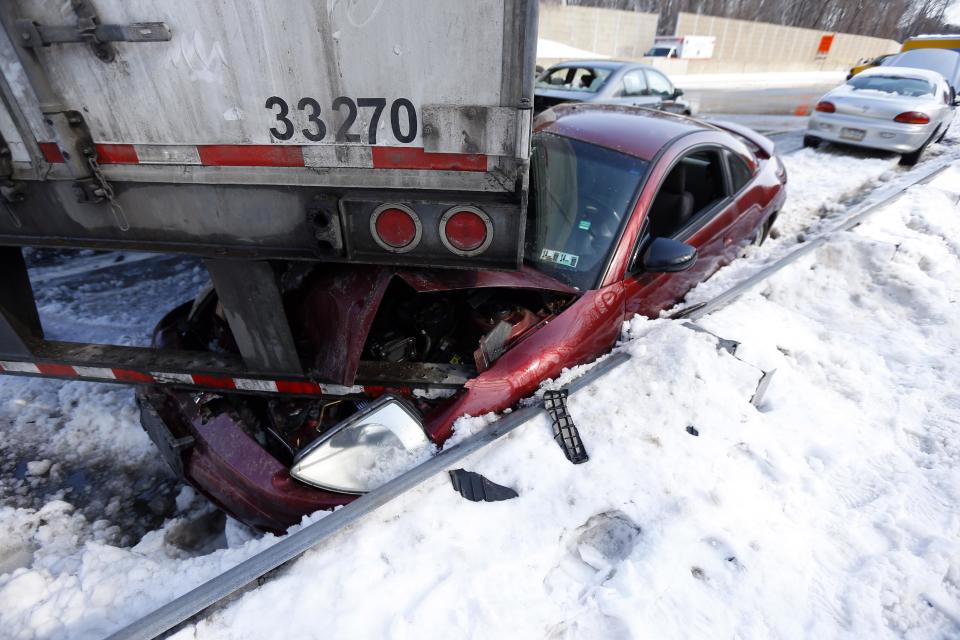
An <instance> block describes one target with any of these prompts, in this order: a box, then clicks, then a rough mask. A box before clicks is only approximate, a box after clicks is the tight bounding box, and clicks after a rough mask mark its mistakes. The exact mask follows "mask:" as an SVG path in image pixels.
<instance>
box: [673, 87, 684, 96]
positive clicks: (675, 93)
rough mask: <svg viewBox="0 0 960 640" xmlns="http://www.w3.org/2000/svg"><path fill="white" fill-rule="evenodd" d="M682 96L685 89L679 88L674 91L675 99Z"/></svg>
mask: <svg viewBox="0 0 960 640" xmlns="http://www.w3.org/2000/svg"><path fill="white" fill-rule="evenodd" d="M682 95H683V89H679V88H677V89H674V90H673V97H674V98H679V97H680V96H682Z"/></svg>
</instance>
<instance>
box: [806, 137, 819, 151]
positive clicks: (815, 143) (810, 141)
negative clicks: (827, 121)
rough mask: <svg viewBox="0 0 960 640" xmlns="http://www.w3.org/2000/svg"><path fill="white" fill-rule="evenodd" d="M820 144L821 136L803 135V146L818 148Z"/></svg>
mask: <svg viewBox="0 0 960 640" xmlns="http://www.w3.org/2000/svg"><path fill="white" fill-rule="evenodd" d="M819 146H820V138H818V137H816V136H803V148H804V149H808V148H810V149H816V148H817V147H819Z"/></svg>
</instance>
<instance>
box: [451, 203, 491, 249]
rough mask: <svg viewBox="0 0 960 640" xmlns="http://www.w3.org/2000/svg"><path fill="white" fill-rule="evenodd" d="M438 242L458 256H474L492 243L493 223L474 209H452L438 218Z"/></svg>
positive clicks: (488, 217) (478, 210)
mask: <svg viewBox="0 0 960 640" xmlns="http://www.w3.org/2000/svg"><path fill="white" fill-rule="evenodd" d="M440 240H441V241H442V242H443V244H444V246H445V247H446V248H447V249H449V250H450V251H452V252H453V253H455V254H457V255H460V256H475V255H477V254H480V253H483V252H484V251H486V249H487V247H489V246H490V243H491V242H493V222H492V221H491V220H490V216H488V215H487V214H485V213H484V212H483V211H481V210H480V209H477V208H476V207H453V208H452V209H450V210H448V211H447V212H446V213H445V214H443V217H442V218H440Z"/></svg>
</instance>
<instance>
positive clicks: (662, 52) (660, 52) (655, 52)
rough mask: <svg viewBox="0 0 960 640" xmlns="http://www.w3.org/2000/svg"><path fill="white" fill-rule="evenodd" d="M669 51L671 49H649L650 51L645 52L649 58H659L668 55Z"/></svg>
mask: <svg viewBox="0 0 960 640" xmlns="http://www.w3.org/2000/svg"><path fill="white" fill-rule="evenodd" d="M671 51H673V49H671V48H670V47H654V48H653V49H650V51H647V55H648V56H650V57H651V58H659V57H663V56H668V55H670V52H671Z"/></svg>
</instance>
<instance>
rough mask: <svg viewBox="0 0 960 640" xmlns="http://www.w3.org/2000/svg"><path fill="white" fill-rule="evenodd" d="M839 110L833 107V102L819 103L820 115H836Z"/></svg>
mask: <svg viewBox="0 0 960 640" xmlns="http://www.w3.org/2000/svg"><path fill="white" fill-rule="evenodd" d="M836 110H837V108H836V107H835V106H834V105H833V103H832V102H827V101H826V100H821V101H820V102H818V103H817V111H819V112H820V113H834V112H835V111H836Z"/></svg>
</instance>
